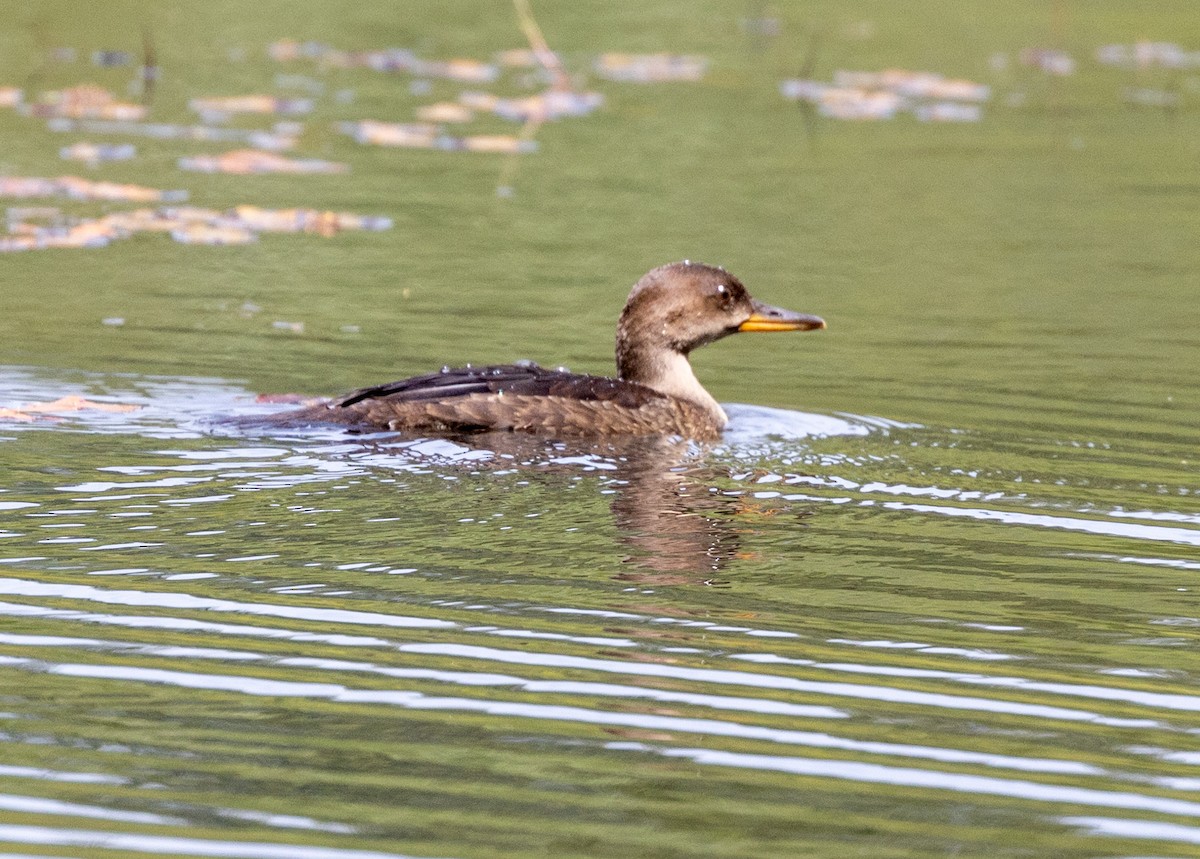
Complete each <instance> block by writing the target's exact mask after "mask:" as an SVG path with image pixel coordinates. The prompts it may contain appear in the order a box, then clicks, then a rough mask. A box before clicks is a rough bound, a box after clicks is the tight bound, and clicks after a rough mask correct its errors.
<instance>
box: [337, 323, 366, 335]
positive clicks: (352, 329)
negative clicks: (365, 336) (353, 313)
mask: <svg viewBox="0 0 1200 859" xmlns="http://www.w3.org/2000/svg"><path fill="white" fill-rule="evenodd" d="M338 330H339V331H341V332H342V333H343V334H361V333H362V326H361V325H343V326H342V327H341V328H339V329H338Z"/></svg>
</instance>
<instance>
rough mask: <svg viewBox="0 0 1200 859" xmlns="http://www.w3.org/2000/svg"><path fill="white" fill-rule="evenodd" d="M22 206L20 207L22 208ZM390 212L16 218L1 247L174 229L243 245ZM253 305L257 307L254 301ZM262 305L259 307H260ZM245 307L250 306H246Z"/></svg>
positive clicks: (186, 210)
mask: <svg viewBox="0 0 1200 859" xmlns="http://www.w3.org/2000/svg"><path fill="white" fill-rule="evenodd" d="M16 211H18V212H19V211H20V210H16ZM391 226H392V222H391V220H390V219H388V218H382V217H373V216H368V215H356V214H352V213H349V212H326V211H319V210H316V209H261V208H259V207H257V206H238V207H236V208H234V209H231V210H229V211H224V212H222V211H217V210H215V209H201V208H197V207H194V206H177V207H167V208H159V209H135V210H132V211H127V212H111V213H109V214H107V215H102V216H100V217H98V218H84V219H80V220H79V221H77V222H75V223H73V224H70V225H68V226H63V225H61V224H55V225H52V226H39V225H36V224H32V223H29V222H27V221H22V222H16V223H14V222H13V221H12V219H11V218H10V222H9V233H10V234H9V235H8V236H4V237H0V252H14V251H25V250H43V249H47V248H85V247H104V246H105V245H107V244H109V243H110V242H111V241H113V240H115V239H126V238H129V237H130V236H133V235H135V234H137V233H168V234H170V236H171V238H173V239H174V240H175V241H177V242H181V243H184V244H202V245H239V244H247V243H249V242H253V241H257V239H258V236H259V234H260V233H315V234H317V235H321V236H326V237H328V236H333V235H336V234H337V233H339V232H341V231H343V230H372V231H376V230H386V229H390V228H391ZM249 307H251V308H254V306H253V305H249ZM257 309H258V308H254V310H255V311H257ZM243 312H248V311H247V310H246V307H245V306H244V307H243Z"/></svg>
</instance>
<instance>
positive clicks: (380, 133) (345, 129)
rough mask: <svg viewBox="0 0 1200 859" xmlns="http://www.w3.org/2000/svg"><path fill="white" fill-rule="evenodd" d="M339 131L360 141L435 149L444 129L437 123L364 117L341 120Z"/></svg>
mask: <svg viewBox="0 0 1200 859" xmlns="http://www.w3.org/2000/svg"><path fill="white" fill-rule="evenodd" d="M337 129H338V131H340V132H342V133H343V134H347V135H349V136H350V137H353V138H354V139H355V140H356V141H357V142H358V143H370V144H373V145H375V146H404V147H409V148H412V149H435V148H437V145H438V139H439V137H440V136H441V133H442V130H441V128H439V127H438V126H437V125H433V124H430V123H415V122H408V123H402V122H376V121H375V120H373V119H363V120H359V121H358V122H341V123H338V125H337Z"/></svg>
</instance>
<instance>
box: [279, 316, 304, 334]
mask: <svg viewBox="0 0 1200 859" xmlns="http://www.w3.org/2000/svg"><path fill="white" fill-rule="evenodd" d="M271 327H272V328H274V329H276V330H277V331H290V332H291V333H292V334H303V333H304V323H303V322H284V321H283V320H282V319H276V320H275V321H274V322H272V323H271Z"/></svg>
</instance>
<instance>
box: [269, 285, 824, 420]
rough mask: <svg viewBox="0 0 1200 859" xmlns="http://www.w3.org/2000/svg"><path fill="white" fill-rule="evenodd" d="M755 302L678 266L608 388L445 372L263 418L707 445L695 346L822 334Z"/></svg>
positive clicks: (628, 309)
mask: <svg viewBox="0 0 1200 859" xmlns="http://www.w3.org/2000/svg"><path fill="white" fill-rule="evenodd" d="M824 327H825V323H824V321H822V320H821V319H819V318H817V317H815V316H805V315H803V314H799V313H792V312H791V311H788V310H781V309H779V308H777V307H770V306H768V305H765V304H761V303H759V302H757V301H755V300H754V299H752V298H751V297H750V295H749V293H747V292H746V288H745V287H744V286H742V284H741V282H740V281H739V280H738V279H737V278H735V277H734V276H733V275H731V274H729V273H728V272H726V271H725V270H724V269H720V268H713V267H711V266H706V265H700V264H696V263H689V262H680V263H671V264H669V265H665V266H660V267H659V268H656V269H654V270H652V271H650V272H649V273H647V274H646V275H645V276H643V277H642V279H641V280H639V281H638V282H637V284H636V285H635V286H634V287H633V291H632V292H630V294H629V299H628V301H627V302H626V303H625V309H624V310H623V311H622V312H621V319H620V323H619V324H618V327H617V372H618V377H617V378H616V379H609V378H605V377H603V376H586V375H580V374H576V373H569V372H567V371H565V370H547V369H544V368H542V367H539V366H537V365H536V364H507V365H502V366H491V367H470V366H468V367H464V368H460V369H453V370H452V369H444V370H442V371H441V372H439V373H430V374H428V375H425V376H414V377H413V378H410V379H403V380H401V381H398V382H390V383H388V384H385V385H378V386H375V387H371V388H363V389H361V390H358V391H354V392H353V393H350V394H347V395H346V396H343V397H338V398H336V399H334V400H331V401H329V402H327V403H320V404H318V405H315V406H310V407H308V408H304V409H300V410H297V411H292V412H283V413H281V414H278V415H273V416H271V417H269V418H267V420H268V421H269V422H272V423H283V424H287V425H292V426H295V425H300V424H309V423H335V424H342V425H346V426H349V427H355V428H359V429H390V430H416V431H421V432H436V433H463V432H484V431H491V430H513V431H521V432H536V433H543V434H547V435H553V436H562V437H581V436H613V435H641V436H644V435H678V436H683V437H685V438H695V439H715V438H718V437H720V434H721V430H722V429H723V428H724V426H725V423H726V417H725V412H724V410H723V409H722V408H721V406H720V405H719V404H718V403H717V401H716V400H714V399H713V398H712V396H711V395H710V394H709V393H708V392H707V391H706V390H704V388H703V387H702V386H701V385H700V382H699V381H697V379H696V377H695V375H694V374H693V373H692V369H691V365H690V364H689V363H688V360H687V355H688V353H689V352H691V350H692V349H695V348H697V347H699V346H703V345H705V344H706V343H711V342H713V341H714V340H718V339H720V338H721V337H724V336H726V335H728V334H733V333H736V332H738V331H803V330H809V329H813V328H824Z"/></svg>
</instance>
